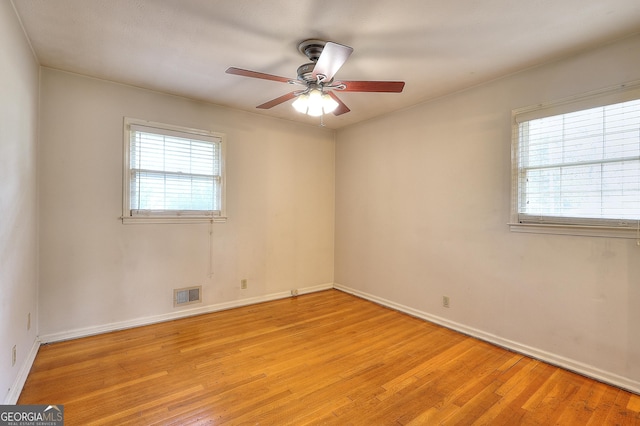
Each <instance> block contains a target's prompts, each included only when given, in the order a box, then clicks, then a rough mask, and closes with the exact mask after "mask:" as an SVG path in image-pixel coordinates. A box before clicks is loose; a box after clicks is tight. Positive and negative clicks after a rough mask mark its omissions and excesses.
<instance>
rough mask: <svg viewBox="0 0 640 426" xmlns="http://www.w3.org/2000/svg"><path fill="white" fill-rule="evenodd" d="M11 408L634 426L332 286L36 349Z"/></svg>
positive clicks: (111, 416) (299, 419)
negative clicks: (44, 406)
mask: <svg viewBox="0 0 640 426" xmlns="http://www.w3.org/2000/svg"><path fill="white" fill-rule="evenodd" d="M18 402H19V403H20V404H64V406H65V420H66V424H67V425H87V424H101V425H126V424H131V425H153V424H157V425H190V424H193V425H201V424H216V425H218V424H228V425H237V424H260V425H305V424H329V425H386V424H389V425H432V424H433V425H436V424H464V425H470V424H479V425H480V424H490V425H517V424H539V425H546V424H570V425H571V424H593V425H606V424H611V425H614V424H636V425H640V397H639V396H637V395H633V394H631V393H629V392H626V391H623V390H620V389H617V388H614V387H611V386H607V385H605V384H602V383H599V382H596V381H594V380H590V379H587V378H584V377H581V376H579V375H576V374H574V373H571V372H568V371H565V370H562V369H559V368H557V367H553V366H550V365H548V364H545V363H543V362H540V361H537V360H533V359H530V358H527V357H525V356H523V355H520V354H516V353H513V352H509V351H507V350H505V349H502V348H498V347H495V346H492V345H490V344H488V343H486V342H481V341H478V340H476V339H473V338H471V337H468V336H465V335H462V334H459V333H456V332H454V331H451V330H448V329H445V328H442V327H439V326H436V325H434V324H431V323H428V322H426V321H422V320H420V319H417V318H413V317H410V316H407V315H404V314H402V313H399V312H395V311H392V310H390V309H387V308H384V307H381V306H379V305H376V304H374V303H371V302H368V301H365V300H362V299H358V298H356V297H354V296H351V295H348V294H345V293H342V292H340V291H337V290H330V291H324V292H320V293H313V294H308V295H304V296H300V297H297V298H290V299H283V300H277V301H273V302H268V303H263V304H259V305H254V306H247V307H243V308H238V309H232V310H228V311H223V312H216V313H212V314H207V315H200V316H196V317H191V318H185V319H180V320H176V321H170V322H165V323H161V324H154V325H150V326H146V327H139V328H135V329H130V330H123V331H118V332H113V333H107V334H103V335H99V336H91V337H87V338H83V339H77V340H72V341H67V342H59V343H54V344H50V345H44V346H43V347H42V348H41V349H40V351H39V353H38V355H37V356H36V360H35V362H34V365H33V368H32V370H31V372H30V374H29V376H28V378H27V382H26V384H25V386H24V389H23V392H22V395H21V396H20V399H19V401H18Z"/></svg>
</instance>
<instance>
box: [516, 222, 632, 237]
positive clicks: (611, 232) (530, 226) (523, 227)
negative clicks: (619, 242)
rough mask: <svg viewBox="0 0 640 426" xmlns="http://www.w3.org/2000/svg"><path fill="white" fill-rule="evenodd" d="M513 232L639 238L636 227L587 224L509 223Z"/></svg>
mask: <svg viewBox="0 0 640 426" xmlns="http://www.w3.org/2000/svg"><path fill="white" fill-rule="evenodd" d="M509 228H510V230H511V232H524V233H531V234H555V235H574V236H588V237H608V238H628V239H635V238H639V236H638V230H637V229H634V228H622V227H609V226H587V225H556V224H548V223H544V224H543V223H509Z"/></svg>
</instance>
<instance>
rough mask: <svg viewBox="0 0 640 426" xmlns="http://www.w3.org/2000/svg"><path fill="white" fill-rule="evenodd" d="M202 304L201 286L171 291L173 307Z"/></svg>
mask: <svg viewBox="0 0 640 426" xmlns="http://www.w3.org/2000/svg"><path fill="white" fill-rule="evenodd" d="M199 302H202V286H196V287H184V288H176V289H174V290H173V306H183V305H189V304H191V303H199Z"/></svg>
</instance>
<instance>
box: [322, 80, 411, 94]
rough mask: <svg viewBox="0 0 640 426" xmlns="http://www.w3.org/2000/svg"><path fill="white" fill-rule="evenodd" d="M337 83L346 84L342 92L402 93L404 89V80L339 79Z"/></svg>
mask: <svg viewBox="0 0 640 426" xmlns="http://www.w3.org/2000/svg"><path fill="white" fill-rule="evenodd" d="M336 84H344V85H345V86H346V87H345V88H344V89H338V90H340V91H342V92H386V93H400V92H402V89H404V81H339V82H337V83H334V85H336Z"/></svg>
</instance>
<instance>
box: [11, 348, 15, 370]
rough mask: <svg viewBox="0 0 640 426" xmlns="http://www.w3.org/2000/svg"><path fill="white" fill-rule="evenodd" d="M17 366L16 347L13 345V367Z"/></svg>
mask: <svg viewBox="0 0 640 426" xmlns="http://www.w3.org/2000/svg"><path fill="white" fill-rule="evenodd" d="M14 365H16V345H13V348H11V366H12V367H13V366H14Z"/></svg>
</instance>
